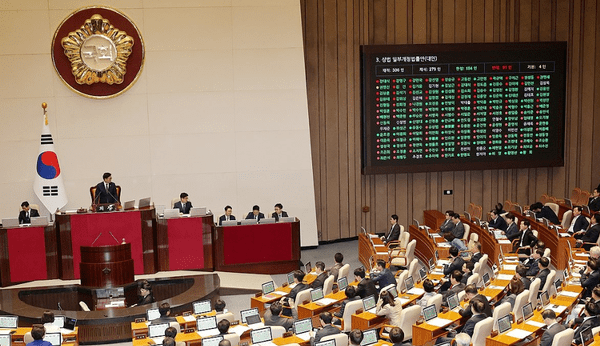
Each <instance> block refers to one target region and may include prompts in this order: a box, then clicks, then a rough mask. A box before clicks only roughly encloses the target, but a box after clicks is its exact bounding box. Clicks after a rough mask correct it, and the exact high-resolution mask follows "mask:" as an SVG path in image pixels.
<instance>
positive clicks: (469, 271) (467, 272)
mask: <svg viewBox="0 0 600 346" xmlns="http://www.w3.org/2000/svg"><path fill="white" fill-rule="evenodd" d="M473 269H475V263H473V262H465V264H463V269H462V272H463V277H462V280H460V282H461V283H463V284H465V285H466V284H467V281H469V278H470V277H471V276H473Z"/></svg>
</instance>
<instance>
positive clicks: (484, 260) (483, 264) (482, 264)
mask: <svg viewBox="0 0 600 346" xmlns="http://www.w3.org/2000/svg"><path fill="white" fill-rule="evenodd" d="M488 258H489V256H488V255H487V254H486V253H485V254H483V256H481V258H480V259H479V266H480V268H479V275H481V276H483V268H485V267H486V266H487V263H488Z"/></svg>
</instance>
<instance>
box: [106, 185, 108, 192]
mask: <svg viewBox="0 0 600 346" xmlns="http://www.w3.org/2000/svg"><path fill="white" fill-rule="evenodd" d="M106 191H107V192H108V184H106Z"/></svg>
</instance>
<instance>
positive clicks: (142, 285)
mask: <svg viewBox="0 0 600 346" xmlns="http://www.w3.org/2000/svg"><path fill="white" fill-rule="evenodd" d="M138 288H139V292H138V302H137V305H138V306H139V305H146V304H152V303H154V302H155V301H156V300H155V299H154V295H152V285H150V283H149V282H148V280H140V281H139V282H138Z"/></svg>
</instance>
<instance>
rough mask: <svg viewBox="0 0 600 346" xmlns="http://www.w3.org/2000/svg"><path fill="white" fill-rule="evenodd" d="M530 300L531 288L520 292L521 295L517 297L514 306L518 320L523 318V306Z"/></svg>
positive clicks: (514, 312)
mask: <svg viewBox="0 0 600 346" xmlns="http://www.w3.org/2000/svg"><path fill="white" fill-rule="evenodd" d="M528 302H529V290H524V291H523V292H521V293H519V295H517V298H515V306H514V307H513V309H512V312H513V315H515V320H516V321H518V320H519V319H522V318H523V307H524V306H525V304H527V303H528ZM531 305H533V304H531Z"/></svg>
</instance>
